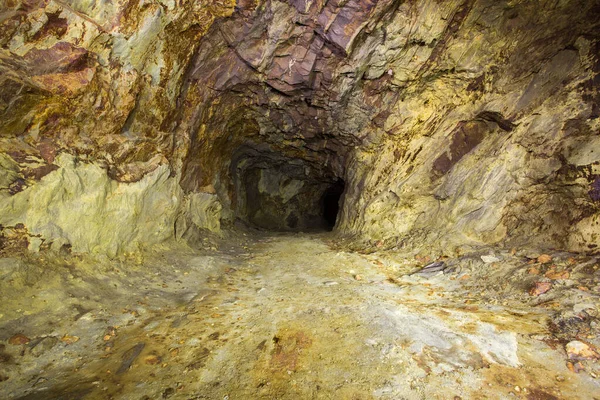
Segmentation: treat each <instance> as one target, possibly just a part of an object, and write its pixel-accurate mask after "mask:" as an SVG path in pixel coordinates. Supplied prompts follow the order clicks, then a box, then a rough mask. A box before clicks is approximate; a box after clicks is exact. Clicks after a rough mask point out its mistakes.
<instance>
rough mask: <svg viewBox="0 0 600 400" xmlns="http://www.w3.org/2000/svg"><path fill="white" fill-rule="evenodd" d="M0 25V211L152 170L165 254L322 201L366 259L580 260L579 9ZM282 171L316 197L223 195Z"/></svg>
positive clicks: (184, 14)
mask: <svg viewBox="0 0 600 400" xmlns="http://www.w3.org/2000/svg"><path fill="white" fill-rule="evenodd" d="M0 15H1V18H0V69H1V70H2V74H1V77H0V80H1V82H2V89H1V90H0V149H1V153H2V156H1V157H0V167H1V168H2V170H3V172H2V174H0V186H2V187H3V188H4V189H3V193H4V194H3V196H9V197H10V196H18V195H20V194H21V193H23V194H21V197H27V196H30V195H26V194H24V193H25V192H27V191H28V190H29V191H30V192H33V191H35V190H37V189H35V187H36V186H38V185H43V184H44V183H43V182H44V176H51V175H52V174H54V175H52V176H55V175H56V176H58V175H60V174H61V173H62V172H60V171H64V168H65V167H64V166H59V165H58V164H56V162H55V160H56V159H57V156H58V155H59V154H61V153H62V152H68V153H70V154H72V155H74V157H75V158H76V159H81V160H83V162H84V163H85V164H86V165H87V164H90V165H93V166H94V167H95V168H96V167H97V168H101V169H102V170H103V171H105V174H106V176H107V177H108V178H110V180H111V182H112V181H115V182H120V183H123V184H131V185H134V186H132V187H138V186H135V185H137V184H141V182H142V181H144V179H150V180H151V181H152V180H153V179H155V178H156V176H159V175H160V176H163V175H162V174H163V173H165V172H164V171H165V168H166V169H168V171H169V178H165V180H164V181H161V182H162V183H161V184H160V185H159V186H161V189H160V193H163V194H165V196H166V191H165V190H167V189H166V188H167V187H168V190H170V191H171V192H170V194H171V197H172V196H175V197H177V198H178V199H179V200H178V202H179V203H178V204H180V205H181V206H180V208H181V209H180V212H181V213H180V216H179V217H175V218H176V220H177V221H178V222H177V224H176V225H177V226H178V227H179V231H178V233H177V234H176V235H177V236H186V234H185V233H183V232H192V231H196V229H209V230H218V229H220V228H221V226H222V225H225V226H226V225H228V224H231V223H232V222H233V221H234V220H235V219H236V218H240V219H243V220H246V221H250V222H252V220H253V219H254V222H257V220H256V218H255V217H256V215H257V213H261V212H263V214H264V210H266V209H268V208H270V210H271V211H269V213H268V214H269V215H271V216H272V217H273V218H275V220H277V219H278V218H279V217H281V219H282V220H284V219H285V218H287V217H289V216H290V215H292V214H294V213H295V214H297V215H298V217H299V220H303V218H304V220H305V221H308V220H309V219H310V215H309V214H310V213H309V211H308V207H304V206H305V205H307V204H316V203H317V197H318V196H320V195H322V190H321V189H320V188H326V187H327V186H328V185H331V184H333V183H334V182H337V181H340V180H342V181H344V182H345V188H346V189H345V193H344V195H343V202H344V204H343V207H342V210H341V212H340V216H339V218H338V221H337V224H336V232H337V233H339V234H340V235H345V236H348V237H351V238H353V239H355V240H356V241H358V242H360V243H362V244H365V245H367V246H369V245H377V246H379V247H395V246H411V247H415V248H420V247H424V246H427V248H428V249H437V250H438V251H440V252H441V251H443V252H448V251H452V250H456V249H459V248H461V247H464V246H478V245H483V244H494V245H501V246H509V247H510V246H531V247H541V248H547V247H553V248H562V249H568V250H573V251H594V250H595V249H596V248H597V246H598V244H599V243H598V241H599V240H600V195H599V194H598V193H600V172H599V169H600V155H599V154H598V153H599V152H600V151H599V150H597V148H598V145H599V144H600V139H599V137H600V122H599V121H600V118H599V116H600V104H599V103H600V59H599V54H600V34H599V33H598V32H600V2H599V1H597V0H594V1H583V0H564V1H560V2H556V1H550V0H535V1H520V0H505V1H493V0H448V1H443V2H440V1H435V0H412V1H393V0H348V1H337V0H317V1H312V0H289V1H278V0H265V1H253V0H239V1H238V2H237V4H233V2H228V1H226V2H219V1H211V2H203V3H198V2H193V1H186V0H183V1H180V2H177V3H176V2H170V1H159V2H144V1H142V2H134V1H131V2H129V1H122V0H121V1H117V2H113V3H93V2H92V3H88V2H84V1H79V0H77V1H76V0H71V1H65V0H61V1H57V0H36V1H30V0H27V1H22V2H19V1H17V0H14V1H10V2H8V3H6V6H5V7H4V8H3V10H2V11H1V14H0ZM283 165H295V166H297V167H298V168H299V169H300V170H302V171H303V175H302V179H301V180H302V182H304V183H303V185H304V187H312V188H318V189H315V190H310V191H308V192H307V193H308V194H309V195H310V196H307V197H306V198H304V199H300V197H298V198H296V199H290V201H283V202H282V201H279V202H272V204H271V205H269V204H267V203H269V202H270V201H271V200H272V199H273V196H258V197H257V198H256V200H257V201H256V204H252V207H250V208H249V207H247V205H248V204H247V200H248V188H249V186H248V185H246V184H244V183H243V182H244V179H242V178H243V177H244V176H250V175H251V171H252V170H253V169H257V168H258V169H259V170H261V171H263V172H264V173H266V174H267V175H277V174H279V175H281V176H280V181H281V182H291V181H294V180H298V175H297V174H296V172H293V171H294V169H293V168H288V169H285V168H283V167H282V166H283ZM152 177H154V178H152ZM108 178H107V179H108ZM48 179H50V180H55V178H48ZM156 179H158V178H156ZM161 179H162V178H161ZM172 181H175V182H178V185H179V186H177V185H173V184H172ZM103 182H104V181H103ZM144 182H145V181H144ZM103 184H104V185H107V184H108V183H106V182H104V183H103ZM124 187H129V186H123V188H124ZM179 187H180V188H181V189H182V190H183V193H184V194H183V195H180V193H179V190H180V189H179ZM28 188H29V189H28ZM163 189H164V190H163ZM140 190H141V191H142V192H143V191H144V190H143V189H140ZM323 190H324V189H323ZM276 191H277V192H278V191H279V189H278V190H276ZM263 192H264V191H263ZM94 193H95V192H94ZM105 193H111V192H110V191H105ZM263 194H264V193H263ZM297 194H298V195H299V194H300V192H298V193H297ZM81 195H82V196H85V194H84V193H83V192H82V193H81ZM146 196H147V195H146V194H140V195H139V196H137V197H136V199H137V200H136V201H140V202H142V203H143V202H145V201H146V200H145V199H146V198H147V197H146ZM182 196H183V197H182ZM311 196H312V197H311ZM182 199H183V200H182ZM269 199H271V200H269ZM299 200H300V201H299ZM3 201H9V200H6V199H4V200H3ZM10 201H12V200H10ZM45 201H47V200H46V199H43V200H39V201H38V200H34V202H40V204H43V205H44V206H45V205H46V204H45V203H43V202H45ZM108 203H109V202H99V203H97V204H96V206H97V207H106V204H108ZM175 203H176V202H175V201H173V202H172V206H173V207H175ZM199 205H201V208H200V209H198V208H196V206H199ZM292 205H294V206H293V207H292ZM30 207H33V208H35V209H41V208H40V207H42V206H41V205H39V206H38V205H35V206H30ZM127 207H132V208H135V207H137V206H135V205H134V204H133V203H130V205H128V206H127ZM169 207H171V206H169ZM199 207H200V206H199ZM202 207H205V208H202ZM295 207H297V208H298V209H296V210H293V209H292V208H295ZM169 210H171V208H169ZM106 211H107V210H106V209H104V211H101V212H100V214H102V212H104V213H106ZM11 213H12V214H11V215H8V216H7V215H3V216H1V217H2V219H3V220H5V221H11V222H10V223H11V224H17V223H23V224H25V222H27V221H29V222H28V223H31V222H30V221H31V220H30V219H27V221H25V220H19V221H17V220H18V218H16V217H15V215H17V214H16V213H15V212H13V211H11ZM26 214H27V213H26V212H21V214H18V215H26ZM169 215H172V214H171V212H170V211H169ZM48 218H50V219H51V218H53V217H51V216H49V217H48ZM269 218H271V217H269ZM273 218H271V219H273ZM167 219H168V222H169V223H170V222H171V217H170V216H169V217H168V218H167ZM259 219H260V218H259ZM217 220H218V221H217ZM263 220H264V218H263ZM272 222H273V224H274V225H273V224H271V225H273V226H275V225H277V223H276V222H278V221H272ZM6 223H8V222H6ZM165 223H167V222H166V221H165ZM173 225H174V224H171V226H173ZM283 225H285V226H286V227H288V228H289V227H290V226H289V225H288V224H287V222H285V221H284V222H282V224H280V225H279V226H280V227H281V226H283ZM11 226H12V227H13V228H14V227H15V226H16V225H11ZM269 227H272V226H269ZM13 228H11V229H13ZM25 228H27V229H30V227H28V226H25ZM14 229H16V228H14ZM69 229H72V228H69ZM153 229H154V228H153ZM17 230H18V229H17ZM36 231H37V232H40V230H39V229H38V228H36ZM168 231H169V232H170V234H171V235H173V234H174V228H169V230H168ZM165 232H166V231H165ZM124 235H125V236H127V235H128V234H127V235H126V234H124ZM75 236H77V235H75ZM75 236H73V235H70V233H68V232H65V233H64V234H63V237H65V238H67V237H68V238H73V237H75ZM125 236H123V237H120V241H121V242H123V243H129V242H130V243H132V245H133V243H139V242H140V241H143V240H146V238H145V237H144V236H143V235H142V236H135V235H133V236H131V235H129V236H127V237H125ZM159 236H160V235H159ZM164 236H165V237H166V236H168V235H166V234H165V235H164ZM98 237H100V236H98ZM69 240H70V239H69ZM84 242H85V243H88V244H85V245H83V244H82V245H81V246H79V245H77V244H75V243H73V246H75V247H77V248H80V249H83V250H85V251H87V250H89V249H90V248H91V247H90V246H89V243H92V242H91V241H90V240H86V241H83V242H81V243H84ZM92 247H93V246H92ZM124 247H127V245H125V246H124ZM110 251H113V250H110Z"/></svg>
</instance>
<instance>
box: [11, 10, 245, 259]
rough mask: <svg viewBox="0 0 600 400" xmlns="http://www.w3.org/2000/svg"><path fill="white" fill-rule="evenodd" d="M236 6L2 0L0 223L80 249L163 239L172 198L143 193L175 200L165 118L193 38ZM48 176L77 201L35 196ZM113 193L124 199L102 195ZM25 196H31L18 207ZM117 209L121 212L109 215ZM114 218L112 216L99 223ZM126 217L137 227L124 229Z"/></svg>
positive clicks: (111, 249)
mask: <svg viewBox="0 0 600 400" xmlns="http://www.w3.org/2000/svg"><path fill="white" fill-rule="evenodd" d="M233 7H234V3H233V2H231V1H227V0H223V1H221V0H215V1H212V0H211V1H202V2H197V1H192V0H179V1H172V0H165V1H145V0H142V1H137V0H136V1H134V0H113V1H110V2H104V1H100V2H96V1H87V0H6V1H2V2H1V3H0V160H2V161H0V204H2V205H3V206H2V207H4V208H2V210H1V211H0V223H1V224H2V225H3V226H4V228H7V229H9V228H10V229H13V228H14V224H25V225H26V226H25V229H29V230H30V232H35V234H36V235H38V234H39V235H42V236H43V237H44V238H45V240H46V241H47V242H50V241H56V240H58V239H60V240H63V241H68V242H70V244H71V245H72V247H73V249H74V250H77V251H91V250H94V249H95V250H94V251H96V250H97V251H100V252H102V251H107V252H108V253H110V254H114V253H115V251H117V250H118V251H126V250H127V251H129V250H131V249H132V248H134V247H136V245H137V244H138V243H141V242H145V241H147V240H148V239H150V243H153V242H155V239H157V238H163V239H164V238H165V237H172V236H173V225H174V224H173V223H171V222H170V220H171V218H172V216H171V214H172V212H173V210H172V206H173V204H175V203H177V201H173V202H171V201H170V200H169V201H167V203H169V204H168V205H165V207H166V208H165V209H163V208H156V209H152V208H151V207H150V208H149V207H148V204H153V206H156V207H158V206H159V204H154V203H153V202H154V200H150V199H151V198H152V199H156V198H160V197H161V196H166V197H173V196H174V197H176V198H177V197H179V188H178V185H177V180H176V179H175V178H174V177H171V178H169V175H171V176H174V175H176V174H177V170H176V168H173V166H172V165H170V164H172V162H173V160H174V157H173V152H174V149H175V148H176V143H175V142H174V137H173V120H172V118H171V116H172V114H173V113H174V110H176V108H177V101H178V99H179V97H180V92H181V88H182V85H183V81H184V78H185V76H186V72H187V68H188V65H189V61H190V59H191V58H192V57H193V55H194V53H195V49H196V48H197V46H198V44H199V40H200V38H201V37H202V35H203V34H204V33H206V31H207V30H208V29H209V27H210V25H211V24H212V22H213V21H214V19H215V18H217V17H221V16H226V15H229V14H231V12H232V11H233ZM61 153H69V154H71V155H73V156H74V157H75V159H76V160H77V162H76V163H75V164H78V165H79V166H77V167H73V168H71V167H65V166H61V165H59V164H58V161H57V160H58V159H59V157H60V154H61ZM92 169H93V170H94V173H93V175H94V176H93V177H90V173H89V171H90V170H92ZM53 171H54V172H53ZM69 176H70V177H72V178H73V179H76V180H80V181H81V182H80V183H78V184H76V183H74V182H72V181H70V180H69V179H70V178H69ZM44 177H47V181H44V180H43V178H44ZM167 178H168V179H167ZM40 180H42V181H40ZM159 181H160V182H159ZM171 181H172V182H171ZM38 182H39V183H38ZM49 182H54V184H55V185H58V184H59V182H62V184H63V185H64V189H61V188H59V187H57V188H56V191H60V190H64V191H70V190H71V189H73V190H74V192H73V193H72V195H75V194H77V196H81V197H82V198H83V199H82V200H81V204H82V205H83V204H85V207H84V206H82V207H80V208H75V209H69V208H66V209H64V210H59V208H60V207H61V206H62V207H69V205H71V203H69V201H65V199H63V198H60V196H58V197H59V198H56V197H36V195H35V193H38V192H39V191H40V190H45V189H40V188H39V187H44V188H45V187H47V186H48V184H49ZM117 182H119V183H120V184H119V185H117ZM74 185H75V186H76V185H79V186H80V187H77V188H74ZM97 185H100V187H98V186H97ZM157 185H158V186H159V187H157ZM105 189H106V190H105ZM167 189H168V190H170V191H171V193H170V194H169V195H167V193H166V192H165V190H167ZM115 190H116V191H117V192H118V193H117V194H116V198H120V199H121V200H115V199H114V198H113V197H111V196H113V195H115ZM155 191H156V192H157V193H155V194H153V193H152V192H155ZM136 193H137V194H136ZM121 194H122V195H123V196H125V197H127V200H125V198H124V197H119V196H121ZM91 198H94V199H95V200H94V201H91V200H90V199H91ZM25 199H29V200H31V203H30V204H29V205H26V204H22V203H21V204H18V203H19V201H25ZM88 200H90V201H88ZM48 201H50V202H51V203H49V204H46V203H45V202H48ZM149 201H150V203H148V202H149ZM8 203H10V204H11V205H10V207H8V208H7V206H6V204H8ZM159 203H160V202H159ZM117 205H118V207H122V208H123V210H121V211H116V210H115V209H114V207H117ZM45 208H47V215H45V216H42V215H41V213H44V209H45ZM34 213H38V214H39V215H38V217H39V218H40V219H39V220H36V222H33V220H32V217H31V216H32V214H34ZM132 213H134V214H136V217H135V218H133V219H131V218H130V217H131V214H132ZM139 213H146V214H145V215H139ZM92 216H93V218H95V219H94V220H93V221H92V220H90V218H91V217H92ZM112 218H117V220H114V221H107V220H111V219H112ZM118 218H122V220H121V221H119V220H118ZM42 220H44V221H45V222H44V223H42ZM69 220H71V221H69ZM77 220H80V221H79V223H80V226H75V225H76V223H75V221H77ZM65 223H66V224H67V225H65ZM133 223H136V224H137V223H139V224H140V225H139V226H137V227H136V226H129V227H127V226H126V225H128V224H133ZM32 224H33V225H32ZM115 224H117V225H115ZM118 224H122V226H120V227H119V226H118ZM152 224H154V225H152ZM42 225H44V226H45V227H43V226H42ZM49 225H53V226H55V228H52V229H50V228H49V227H48V226H49ZM115 227H118V229H112V228H115ZM0 228H1V227H0ZM0 231H1V229H0ZM102 241H104V243H100V242H102ZM98 246H99V247H98Z"/></svg>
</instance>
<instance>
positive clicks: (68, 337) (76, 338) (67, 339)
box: [60, 335, 79, 344]
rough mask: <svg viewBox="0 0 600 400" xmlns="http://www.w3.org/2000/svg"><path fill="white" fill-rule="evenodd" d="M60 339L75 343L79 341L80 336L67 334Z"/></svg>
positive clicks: (64, 341) (67, 342)
mask: <svg viewBox="0 0 600 400" xmlns="http://www.w3.org/2000/svg"><path fill="white" fill-rule="evenodd" d="M60 341H61V342H63V343H66V344H73V343H75V342H77V341H79V337H78V336H71V335H65V336H63V337H61V338H60Z"/></svg>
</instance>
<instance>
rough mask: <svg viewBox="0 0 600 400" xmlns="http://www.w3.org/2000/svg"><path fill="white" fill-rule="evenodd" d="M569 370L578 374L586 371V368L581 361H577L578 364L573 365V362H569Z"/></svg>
mask: <svg viewBox="0 0 600 400" xmlns="http://www.w3.org/2000/svg"><path fill="white" fill-rule="evenodd" d="M567 368H569V371H571V372H574V373H576V374H578V373H580V372H581V371H584V370H585V367H584V366H583V364H582V363H580V362H579V361H577V362H576V363H572V362H571V361H569V362H567Z"/></svg>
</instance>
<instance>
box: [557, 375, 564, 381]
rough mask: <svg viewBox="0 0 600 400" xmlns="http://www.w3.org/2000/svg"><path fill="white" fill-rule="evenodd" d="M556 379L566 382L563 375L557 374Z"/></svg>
mask: <svg viewBox="0 0 600 400" xmlns="http://www.w3.org/2000/svg"><path fill="white" fill-rule="evenodd" d="M556 381H557V382H564V381H565V377H564V376H562V375H556Z"/></svg>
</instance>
